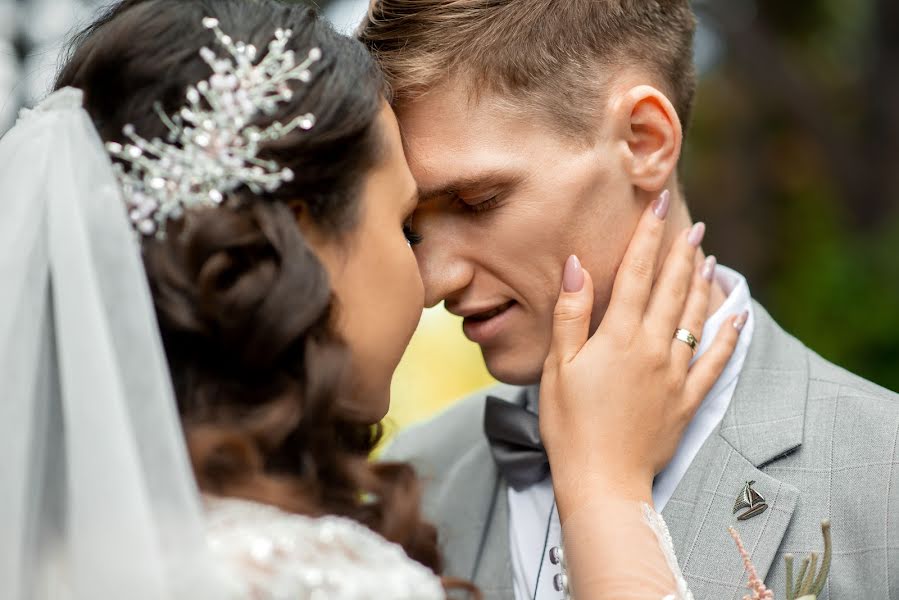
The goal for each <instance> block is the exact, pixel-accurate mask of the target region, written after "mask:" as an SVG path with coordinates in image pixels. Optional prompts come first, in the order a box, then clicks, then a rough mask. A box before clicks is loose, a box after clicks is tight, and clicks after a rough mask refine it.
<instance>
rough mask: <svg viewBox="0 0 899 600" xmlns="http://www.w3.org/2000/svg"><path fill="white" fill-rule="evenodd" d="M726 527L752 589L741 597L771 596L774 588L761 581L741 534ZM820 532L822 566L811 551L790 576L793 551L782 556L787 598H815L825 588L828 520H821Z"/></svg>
mask: <svg viewBox="0 0 899 600" xmlns="http://www.w3.org/2000/svg"><path fill="white" fill-rule="evenodd" d="M728 531H729V532H730V535H731V537H732V538H734V542H736V544H737V550H739V552H740V556H741V557H743V564H744V565H745V566H746V572H747V573H748V574H749V583H748V584H747V585H746V587H747V588H748V589H749V591H751V592H752V594H750V595H746V596H743V600H774V592H772V591H771V590H769V589H768V588H767V587H765V584H764V582H763V581H762V580H761V578H760V577H759V576H758V572H756V570H755V567H754V566H753V564H752V560H751V559H750V558H749V553H748V552H747V551H746V548H745V547H744V546H743V540H741V539H740V534H739V533H737V530H736V529H734V528H733V527H731V528H729V529H728ZM821 533H822V534H823V535H824V556H823V557H822V559H821V568H820V570H819V569H818V553H817V552H812V553H811V555H810V556H809V557H808V558H805V559H804V560H803V561H802V566H800V568H799V576H798V577H797V578H796V579H795V580H794V579H793V560H794V559H793V555H792V554H787V555H786V556H784V563H786V567H787V590H786V591H787V593H786V600H817V598H818V596H819V595H820V594H821V591H822V590H823V589H824V583H825V582H826V581H827V575H828V574H829V573H830V559H831V556H832V547H831V546H832V543H831V538H830V521H827V520H825V521H822V522H821Z"/></svg>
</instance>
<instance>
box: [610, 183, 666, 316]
mask: <svg viewBox="0 0 899 600" xmlns="http://www.w3.org/2000/svg"><path fill="white" fill-rule="evenodd" d="M670 206H671V194H670V193H669V192H668V190H665V191H663V192H662V193H661V194H660V195H659V198H658V199H657V200H656V201H655V202H653V203H652V204H651V205H650V206H648V207H647V208H646V210H645V211H644V212H643V216H642V217H640V222H639V223H638V224H637V230H636V231H635V232H634V237H633V238H632V239H631V242H630V245H629V246H628V248H627V252H625V254H624V259H622V261H621V266H620V267H619V268H618V274H617V275H616V276H615V285H614V287H613V288H612V299H611V301H610V302H609V308H608V310H606V318H604V319H603V323H604V324H606V323H608V324H611V326H613V327H632V326H635V325H636V324H637V323H640V322H642V320H643V314H644V313H645V311H646V303H647V302H648V301H649V294H650V292H651V291H652V282H653V279H654V278H655V272H656V261H657V260H658V256H659V248H661V246H662V237H663V236H664V233H665V219H666V218H667V216H668V209H669V208H670Z"/></svg>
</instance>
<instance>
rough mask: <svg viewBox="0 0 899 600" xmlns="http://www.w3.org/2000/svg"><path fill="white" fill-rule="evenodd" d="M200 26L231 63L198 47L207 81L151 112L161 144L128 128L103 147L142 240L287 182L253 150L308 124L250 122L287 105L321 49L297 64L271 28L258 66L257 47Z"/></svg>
mask: <svg viewBox="0 0 899 600" xmlns="http://www.w3.org/2000/svg"><path fill="white" fill-rule="evenodd" d="M203 26H204V27H206V28H207V29H211V30H212V31H214V32H215V36H216V39H217V40H218V42H219V44H221V46H223V47H224V48H225V49H226V50H227V51H228V53H229V54H230V58H220V57H218V56H217V55H216V54H215V52H213V51H212V50H210V49H209V48H206V47H204V48H202V49H201V50H200V56H201V57H202V58H203V60H204V61H205V62H206V64H208V65H209V66H210V67H211V68H212V71H213V73H212V76H211V77H210V78H209V79H208V80H205V81H200V82H199V83H197V84H196V86H191V87H189V88H188V89H187V94H186V96H187V104H186V105H185V106H184V107H183V108H182V109H181V110H180V111H178V112H177V113H175V114H174V115H173V116H171V117H169V116H168V115H166V114H165V112H164V111H163V110H162V106H161V104H159V103H157V104H156V105H155V106H154V109H155V110H156V113H157V114H158V115H159V118H160V119H162V121H163V123H165V125H166V127H167V128H168V130H169V134H168V137H167V140H166V141H163V140H160V139H152V140H147V139H144V138H142V137H141V136H139V135H138V134H137V133H136V131H135V129H134V126H133V125H130V124H129V125H126V126H125V127H124V128H123V130H122V131H123V133H124V134H125V137H127V138H128V139H129V140H131V143H128V144H124V145H123V144H119V143H116V142H109V143H108V144H106V148H107V150H108V151H109V153H110V154H111V155H112V156H114V157H116V158H118V159H121V160H122V161H123V162H125V163H128V164H129V165H130V166H129V167H128V168H127V169H126V168H125V166H124V165H123V164H122V163H116V164H115V166H114V168H115V170H116V175H117V177H118V180H119V183H120V184H121V185H122V190H123V193H124V196H125V202H126V204H127V207H128V216H129V219H130V220H131V223H132V225H133V227H134V228H135V230H137V231H138V232H139V233H141V234H143V235H147V236H149V235H155V236H157V237H160V238H161V237H164V236H165V228H166V223H167V221H168V220H169V219H178V218H180V217H181V216H182V215H183V214H184V211H185V210H186V209H191V208H194V207H200V206H210V207H211V206H218V205H220V204H222V202H224V200H225V198H226V196H227V194H228V193H230V192H232V191H234V190H236V189H238V188H240V187H242V186H247V187H248V188H249V189H250V190H251V191H253V192H254V193H263V192H273V191H275V190H277V189H278V188H279V187H280V186H281V185H282V184H283V183H285V182H288V181H292V180H293V177H294V174H293V172H292V171H291V170H290V169H286V168H284V169H282V168H280V167H279V165H278V164H277V163H275V162H274V161H265V160H261V159H260V158H258V155H259V150H260V145H261V144H263V143H264V142H270V141H274V140H278V139H280V138H282V137H284V136H285V135H287V134H288V133H290V132H292V131H294V130H296V129H302V130H308V129H311V128H312V127H313V126H314V125H315V116H314V115H312V114H305V115H301V116H299V117H297V118H296V119H294V120H292V121H291V122H290V123H287V124H282V123H280V122H275V123H272V124H271V125H270V126H268V127H267V128H265V129H260V128H258V127H255V126H253V125H250V123H252V122H253V120H254V119H255V118H256V117H257V116H258V115H259V114H260V113H263V114H266V115H272V114H274V113H275V111H276V110H277V108H278V105H279V104H281V103H283V102H288V101H290V99H291V98H292V97H293V92H292V90H291V89H290V87H289V85H288V84H289V83H290V82H292V81H298V82H301V83H308V82H309V81H311V80H312V72H311V71H310V67H311V66H312V64H313V63H315V62H316V61H318V60H320V59H321V50H320V49H318V48H312V49H311V50H310V51H309V54H308V56H307V57H306V58H305V59H304V60H303V61H302V62H300V63H299V64H297V60H296V57H295V54H294V52H293V51H292V50H286V47H287V42H288V40H289V39H290V37H291V35H292V32H291V31H290V30H289V29H278V30H276V31H275V38H274V39H273V40H272V41H271V42H270V43H269V45H268V53H267V54H266V55H265V57H264V58H263V59H262V60H261V61H259V62H258V63H257V62H256V55H257V49H256V47H254V46H252V45H249V44H244V43H243V42H235V41H234V40H232V39H231V37H230V36H228V35H226V34H225V33H224V32H223V31H222V30H221V28H219V21H218V19H214V18H211V17H207V18H205V19H203ZM204 100H205V104H204Z"/></svg>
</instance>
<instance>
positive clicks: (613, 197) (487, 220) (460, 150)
mask: <svg viewBox="0 0 899 600" xmlns="http://www.w3.org/2000/svg"><path fill="white" fill-rule="evenodd" d="M506 106H508V105H507V104H504V103H503V102H502V101H501V100H500V99H498V98H496V97H491V96H486V97H482V98H480V99H479V101H477V102H474V101H469V97H468V95H467V94H466V93H465V92H463V91H459V90H458V89H453V88H452V87H451V86H449V85H447V86H444V87H443V88H442V89H440V88H438V89H435V90H432V91H431V92H430V93H429V94H428V95H427V96H425V97H424V98H422V99H419V100H416V101H414V102H411V103H404V104H402V105H400V106H398V107H397V113H398V116H399V119H400V124H401V128H402V132H403V136H404V143H405V146H406V155H407V157H408V159H409V162H410V167H411V169H412V173H413V175H414V177H415V178H416V180H417V182H418V185H419V187H420V189H421V192H422V201H421V203H420V204H419V207H418V209H417V210H416V213H415V216H414V221H413V228H414V229H415V230H416V231H417V232H418V233H420V234H421V235H422V236H423V239H424V241H423V242H422V243H421V244H420V245H418V246H417V247H416V251H415V252H416V257H417V259H418V264H419V268H420V270H421V274H422V279H423V281H424V285H425V294H426V303H427V304H428V305H429V306H430V305H434V304H437V303H439V302H440V301H445V303H446V307H447V309H448V310H449V311H450V312H452V313H454V314H457V315H460V316H462V317H465V321H464V326H463V328H464V332H465V334H466V336H467V337H468V338H469V339H471V340H472V341H474V342H476V343H477V344H479V345H480V347H481V350H482V352H483V355H484V360H485V362H486V364H487V368H488V369H489V370H490V372H491V373H492V374H493V375H494V376H495V377H496V378H497V379H499V380H501V381H504V382H507V383H513V384H519V385H522V384H530V383H535V382H537V381H539V378H540V374H541V371H542V368H543V362H544V360H545V357H546V354H547V351H548V347H549V343H550V332H551V325H552V313H553V308H554V306H555V302H556V299H557V297H558V294H559V290H560V287H561V277H562V268H563V265H564V262H565V260H566V258H567V257H568V256H569V255H571V254H577V255H578V256H579V257H580V258H581V260H582V262H583V264H584V266H585V267H586V268H587V269H588V270H589V271H590V273H591V275H592V276H593V279H594V282H595V288H596V301H595V305H594V306H595V308H594V314H593V323H594V326H595V325H596V324H597V323H598V322H599V320H600V319H601V318H602V316H603V314H604V312H605V310H606V307H607V305H608V301H609V297H610V295H611V285H612V281H613V278H614V275H615V272H616V271H617V268H618V265H619V264H620V262H621V258H622V256H623V254H624V251H625V249H626V247H627V244H628V241H629V239H630V236H631V234H632V232H633V230H634V228H635V226H636V222H637V220H638V219H639V216H640V213H641V209H642V206H641V205H640V204H639V203H638V202H637V201H636V200H635V197H634V192H633V190H632V185H631V182H630V181H629V179H628V177H627V176H626V174H625V169H624V168H623V161H624V156H625V155H626V151H627V144H626V143H625V142H621V141H619V140H617V139H616V137H615V135H614V133H613V132H612V131H611V129H609V130H606V128H604V126H603V124H602V119H597V121H598V122H597V125H596V127H597V129H596V131H595V134H596V135H595V136H594V139H593V141H591V142H589V143H587V142H584V141H580V140H579V141H575V140H572V139H571V138H568V137H566V136H564V135H563V134H562V133H561V132H559V131H557V129H556V128H554V127H553V123H552V122H551V119H550V118H549V117H537V116H533V115H531V116H524V115H521V114H518V113H516V112H513V111H510V110H509V109H508V108H504V107H506Z"/></svg>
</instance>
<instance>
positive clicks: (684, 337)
mask: <svg viewBox="0 0 899 600" xmlns="http://www.w3.org/2000/svg"><path fill="white" fill-rule="evenodd" d="M674 339H676V340H679V341H681V342H683V343H685V344H686V345H688V346H690V350H692V351H693V354H694V355H695V354H696V347H697V346H699V340H697V339H696V336H695V335H693V334H692V333H690V332H689V331H687V330H686V329H678V330H676V331H675V332H674Z"/></svg>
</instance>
